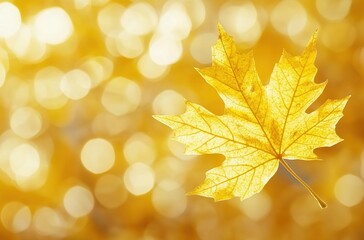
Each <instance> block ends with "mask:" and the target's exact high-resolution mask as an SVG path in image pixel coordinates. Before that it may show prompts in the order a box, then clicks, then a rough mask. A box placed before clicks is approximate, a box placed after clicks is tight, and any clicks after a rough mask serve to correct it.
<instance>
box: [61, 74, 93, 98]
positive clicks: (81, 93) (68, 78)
mask: <svg viewBox="0 0 364 240" xmlns="http://www.w3.org/2000/svg"><path fill="white" fill-rule="evenodd" d="M90 88H91V79H90V77H89V76H88V75H87V74H86V73H85V72H84V71H81V70H79V69H75V70H72V71H69V72H67V73H66V74H65V75H64V76H63V77H62V79H61V90H62V92H63V93H64V95H66V96H67V97H68V98H70V99H73V100H78V99H81V98H83V97H85V96H86V95H87V94H88V92H89V91H90Z"/></svg>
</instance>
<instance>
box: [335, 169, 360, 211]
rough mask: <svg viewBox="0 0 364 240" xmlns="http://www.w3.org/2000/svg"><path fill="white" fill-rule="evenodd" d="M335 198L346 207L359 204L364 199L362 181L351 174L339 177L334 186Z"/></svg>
mask: <svg viewBox="0 0 364 240" xmlns="http://www.w3.org/2000/svg"><path fill="white" fill-rule="evenodd" d="M335 196H336V198H337V200H338V201H339V202H340V203H342V204H343V205H345V206H347V207H352V206H355V205H357V204H359V203H360V202H361V201H363V198H364V181H363V180H362V179H360V178H359V177H357V176H355V175H352V174H346V175H344V176H342V177H340V178H339V179H338V180H337V181H336V184H335Z"/></svg>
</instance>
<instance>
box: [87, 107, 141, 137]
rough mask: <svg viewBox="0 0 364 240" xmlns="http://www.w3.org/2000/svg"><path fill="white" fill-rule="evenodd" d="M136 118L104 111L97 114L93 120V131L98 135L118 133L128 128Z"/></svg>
mask: <svg viewBox="0 0 364 240" xmlns="http://www.w3.org/2000/svg"><path fill="white" fill-rule="evenodd" d="M133 121H134V119H132V118H127V117H121V118H120V117H118V116H115V115H113V114H111V113H108V112H102V113H99V114H97V115H96V117H95V118H94V120H93V122H92V131H93V133H94V134H96V135H100V134H101V135H104V134H106V135H117V134H120V133H121V132H122V131H125V130H127V129H128V128H129V127H130V124H132V123H133Z"/></svg>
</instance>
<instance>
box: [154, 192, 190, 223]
mask: <svg viewBox="0 0 364 240" xmlns="http://www.w3.org/2000/svg"><path fill="white" fill-rule="evenodd" d="M152 203H153V207H154V208H155V209H156V210H157V212H158V213H159V214H161V215H162V216H164V217H168V218H175V217H178V216H180V215H181V214H182V213H183V212H184V211H185V210H186V207H187V199H186V193H185V191H183V190H182V189H181V188H174V189H170V188H165V187H163V185H159V186H157V187H156V188H155V189H154V190H153V195H152Z"/></svg>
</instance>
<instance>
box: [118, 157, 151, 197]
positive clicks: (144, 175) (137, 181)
mask: <svg viewBox="0 0 364 240" xmlns="http://www.w3.org/2000/svg"><path fill="white" fill-rule="evenodd" d="M154 181H155V176H154V172H153V170H152V169H151V168H150V167H149V166H148V165H146V164H144V163H135V164H133V165H131V166H130V167H128V168H127V169H126V171H125V175H124V183H125V187H126V188H127V189H128V191H129V192H130V193H132V194H134V195H137V196H138V195H143V194H146V193H147V192H149V191H150V190H152V188H153V186H154Z"/></svg>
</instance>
